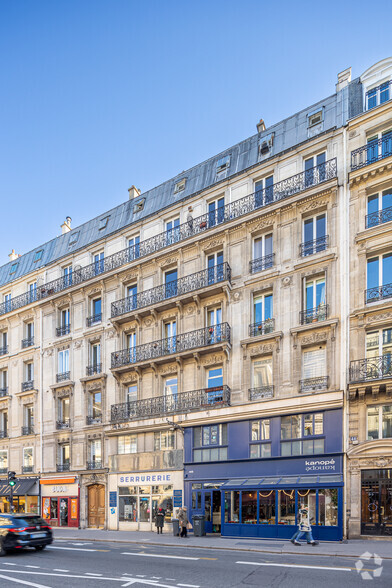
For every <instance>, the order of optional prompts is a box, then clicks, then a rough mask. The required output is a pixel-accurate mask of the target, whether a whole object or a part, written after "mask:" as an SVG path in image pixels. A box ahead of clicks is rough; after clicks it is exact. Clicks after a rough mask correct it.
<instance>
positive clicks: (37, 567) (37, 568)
mask: <svg viewBox="0 0 392 588" xmlns="http://www.w3.org/2000/svg"><path fill="white" fill-rule="evenodd" d="M25 567H26V568H35V569H36V570H39V568H40V566H25Z"/></svg>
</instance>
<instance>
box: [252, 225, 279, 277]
mask: <svg viewBox="0 0 392 588" xmlns="http://www.w3.org/2000/svg"><path fill="white" fill-rule="evenodd" d="M273 263H274V257H273V252H272V234H268V235H263V236H262V237H257V238H256V239H254V240H253V261H252V262H251V267H250V269H251V273H255V272H261V271H263V270H265V269H268V268H270V267H272V266H273Z"/></svg>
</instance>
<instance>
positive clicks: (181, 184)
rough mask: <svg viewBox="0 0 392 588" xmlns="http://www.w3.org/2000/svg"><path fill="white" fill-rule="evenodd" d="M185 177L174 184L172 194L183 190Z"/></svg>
mask: <svg viewBox="0 0 392 588" xmlns="http://www.w3.org/2000/svg"><path fill="white" fill-rule="evenodd" d="M185 184H186V178H183V179H182V180H179V181H178V182H176V183H175V184H174V194H178V192H183V190H185Z"/></svg>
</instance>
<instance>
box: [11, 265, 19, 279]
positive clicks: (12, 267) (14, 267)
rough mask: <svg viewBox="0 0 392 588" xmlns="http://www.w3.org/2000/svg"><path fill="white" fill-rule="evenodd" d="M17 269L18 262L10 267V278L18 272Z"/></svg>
mask: <svg viewBox="0 0 392 588" xmlns="http://www.w3.org/2000/svg"><path fill="white" fill-rule="evenodd" d="M17 267H18V262H16V263H13V264H12V265H11V267H10V276H12V274H14V273H15V272H16V270H17Z"/></svg>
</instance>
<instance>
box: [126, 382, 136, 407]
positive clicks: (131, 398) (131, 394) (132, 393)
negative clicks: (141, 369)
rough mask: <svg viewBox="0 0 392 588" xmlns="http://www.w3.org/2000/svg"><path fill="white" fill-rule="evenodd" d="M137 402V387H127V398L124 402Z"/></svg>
mask: <svg viewBox="0 0 392 588" xmlns="http://www.w3.org/2000/svg"><path fill="white" fill-rule="evenodd" d="M136 401H137V386H128V388H127V398H126V402H128V403H130V402H136Z"/></svg>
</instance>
